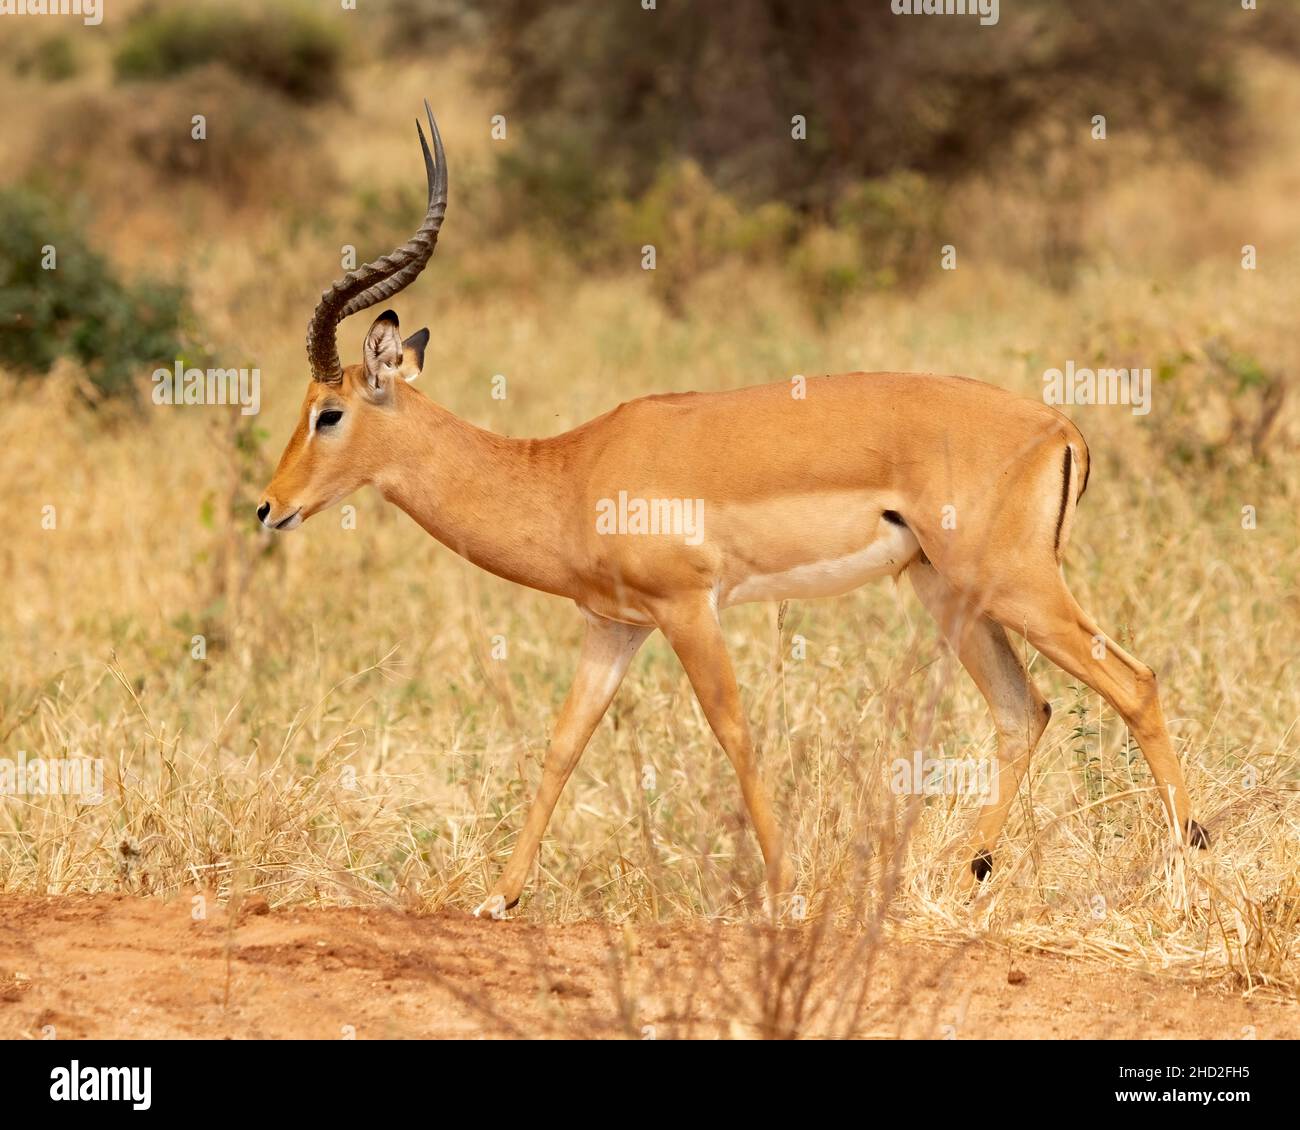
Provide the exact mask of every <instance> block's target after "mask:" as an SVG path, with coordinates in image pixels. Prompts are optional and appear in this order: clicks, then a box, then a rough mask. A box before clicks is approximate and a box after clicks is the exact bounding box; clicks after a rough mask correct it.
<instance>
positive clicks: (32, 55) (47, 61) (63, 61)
mask: <svg viewBox="0 0 1300 1130" xmlns="http://www.w3.org/2000/svg"><path fill="white" fill-rule="evenodd" d="M14 69H15V70H17V72H18V73H19V74H20V75H26V74H29V73H31V72H35V73H36V75H37V76H38V77H39V78H42V79H44V80H45V81H46V82H62V81H63V80H64V79H68V78H72V77H73V76H74V75H76V74H77V73H78V72H79V71H80V70H81V58H80V56H79V55H78V54H77V51H76V48H75V47H74V46H73V43H72V40H71V39H70V38H68V36H66V35H55V36H51V37H50V38H49V39H42V40H41V41H40V43H38V44H37V45H36V46H35V47H34V48H32V50H31V51H29V52H27V53H25V54H23V55H20V56H19V57H18V62H17V64H16V65H15V68H14Z"/></svg>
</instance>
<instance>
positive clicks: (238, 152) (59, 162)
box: [29, 66, 333, 207]
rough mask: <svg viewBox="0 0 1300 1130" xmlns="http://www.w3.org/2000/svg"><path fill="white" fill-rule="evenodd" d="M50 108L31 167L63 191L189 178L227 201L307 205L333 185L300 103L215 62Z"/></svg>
mask: <svg viewBox="0 0 1300 1130" xmlns="http://www.w3.org/2000/svg"><path fill="white" fill-rule="evenodd" d="M196 113H202V114H203V115H204V116H205V118H206V137H204V138H203V139H202V140H197V139H195V138H194V137H193V133H192V130H193V127H192V117H193V115H194V114H196ZM51 116H52V119H53V120H52V122H51V126H50V129H48V130H47V131H46V132H45V133H44V134H43V135H42V137H41V139H40V143H39V146H38V147H37V148H36V150H35V151H34V152H33V153H32V154H31V157H30V161H29V167H30V169H31V170H32V171H33V172H38V173H39V174H40V175H42V176H50V177H53V178H56V179H57V180H58V181H59V182H60V183H62V184H64V185H65V186H66V187H68V188H69V189H71V188H82V187H84V188H88V189H91V190H93V191H94V192H95V193H96V194H101V195H118V194H121V193H123V192H125V193H136V192H142V191H144V192H147V193H148V194H149V195H153V194H155V193H157V192H158V191H159V190H160V189H163V190H165V189H166V188H167V187H170V186H175V185H178V184H180V183H184V182H193V183H197V184H200V185H201V186H202V187H204V188H206V189H210V190H211V191H212V192H213V193H214V194H215V195H216V196H218V197H219V198H220V199H221V200H222V201H223V202H224V203H226V204H228V205H234V206H240V205H250V204H272V203H288V204H291V205H292V204H297V205H300V206H303V207H307V206H311V205H312V204H313V202H318V200H319V194H320V193H321V192H323V191H325V190H327V189H328V188H330V187H331V186H332V184H333V168H332V165H330V164H329V163H328V162H327V161H326V160H325V159H324V157H323V156H322V154H321V152H320V150H319V147H318V144H317V139H316V135H315V133H314V131H313V130H312V129H311V128H310V126H309V125H307V124H306V123H305V122H304V121H303V119H302V111H301V108H300V107H298V106H297V105H296V104H295V103H293V102H291V101H290V100H289V99H288V98H286V97H284V96H282V95H279V94H276V93H275V92H274V91H269V90H264V89H262V88H259V87H256V86H250V85H249V84H248V83H247V82H244V81H242V80H241V79H240V78H239V77H238V76H237V75H236V74H234V73H233V72H231V71H230V70H228V69H227V68H225V67H222V66H206V67H201V68H199V69H197V70H193V71H189V72H187V73H185V74H184V75H182V76H181V77H180V78H178V79H176V80H175V81H173V82H169V83H166V84H143V83H133V84H128V85H125V86H122V87H119V88H117V89H116V90H113V91H111V92H108V93H103V94H101V93H98V92H89V93H85V94H78V95H77V96H76V97H74V98H72V99H70V100H68V101H67V102H66V103H62V104H60V105H59V106H58V107H57V108H55V109H53V110H52V111H51ZM132 158H133V160H132ZM144 177H147V178H149V181H150V183H149V184H148V185H147V186H145V185H142V184H141V181H142V178H144Z"/></svg>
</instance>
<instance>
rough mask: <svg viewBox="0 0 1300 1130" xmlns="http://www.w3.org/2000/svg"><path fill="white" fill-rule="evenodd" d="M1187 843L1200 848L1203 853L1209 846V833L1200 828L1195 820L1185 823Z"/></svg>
mask: <svg viewBox="0 0 1300 1130" xmlns="http://www.w3.org/2000/svg"><path fill="white" fill-rule="evenodd" d="M1187 842H1188V843H1189V844H1191V845H1192V847H1197V848H1200V849H1201V850H1202V851H1204V850H1205V849H1206V848H1207V847H1209V846H1210V833H1209V832H1207V831H1206V830H1205V829H1204V828H1202V827H1201V826H1200V825H1199V824H1198V823H1197V822H1196V821H1195V820H1189V821H1187Z"/></svg>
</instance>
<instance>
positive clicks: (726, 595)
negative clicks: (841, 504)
mask: <svg viewBox="0 0 1300 1130" xmlns="http://www.w3.org/2000/svg"><path fill="white" fill-rule="evenodd" d="M856 541H857V545H856V547H851V546H850V545H848V544H844V543H843V542H840V541H839V539H828V538H822V539H821V540H820V542H819V539H818V538H817V537H816V536H809V537H808V538H807V539H806V541H805V542H804V543H803V545H804V549H805V550H806V553H805V554H804V555H798V554H796V555H794V556H795V559H794V560H787V561H785V562H784V563H783V567H781V568H779V569H768V568H761V567H760V568H758V569H753V568H750V569H745V570H741V571H733V576H731V577H730V578H728V580H727V581H726V582H724V584H723V586H722V589H721V591H720V593H719V597H718V603H719V605H720V606H721V607H723V608H726V607H728V606H730V605H733V604H745V603H748V602H750V601H756V600H800V599H808V598H812V597H819V596H840V595H841V594H843V593H846V592H849V591H851V590H852V589H855V588H857V587H858V586H859V585H863V584H865V583H866V582H867V581H872V580H875V579H877V578H879V577H896V576H898V574H899V573H900V572H902V571H903V569H905V568H906V567H907V565H908V563H909V562H910V561H911V560H912V558H914V557H915V556H916V555H917V553H918V552H919V551H920V548H921V547H920V545H919V544H918V543H917V540H916V537H915V535H914V534H913V533H912V531H911V530H909V529H908V528H907V527H906V526H901V525H896V524H895V523H893V522H888V521H885V520H884V519H883V518H882V519H879V520H878V521H877V522H875V523H874V525H872V526H871V528H869V529H868V530H867V531H866V537H865V538H864V537H862V536H861V535H859V537H858V538H857V539H856ZM827 548H830V550H831V552H826V550H827Z"/></svg>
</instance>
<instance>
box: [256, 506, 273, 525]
mask: <svg viewBox="0 0 1300 1130" xmlns="http://www.w3.org/2000/svg"><path fill="white" fill-rule="evenodd" d="M269 513H271V504H270V503H269V502H264V503H262V505H261V506H259V507H258V508H257V520H258V521H259V522H261V523H262V524H263V525H265V524H266V516H267V515H268V514H269Z"/></svg>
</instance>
